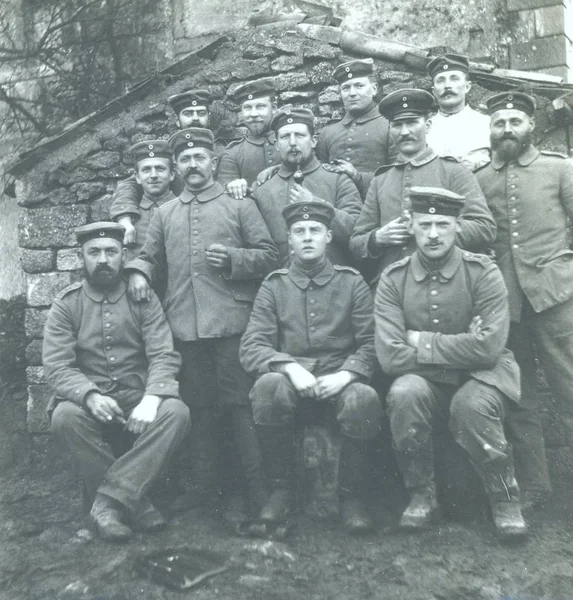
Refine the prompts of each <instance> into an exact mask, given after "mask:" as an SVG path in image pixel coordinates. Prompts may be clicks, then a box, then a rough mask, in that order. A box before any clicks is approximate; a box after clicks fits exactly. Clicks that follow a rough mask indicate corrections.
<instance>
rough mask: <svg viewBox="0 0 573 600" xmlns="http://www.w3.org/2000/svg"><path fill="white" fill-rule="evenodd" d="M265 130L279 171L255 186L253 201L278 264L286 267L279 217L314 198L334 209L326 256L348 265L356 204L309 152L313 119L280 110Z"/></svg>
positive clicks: (351, 190) (350, 191) (342, 179)
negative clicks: (269, 131)
mask: <svg viewBox="0 0 573 600" xmlns="http://www.w3.org/2000/svg"><path fill="white" fill-rule="evenodd" d="M271 127H272V128H273V130H274V131H275V132H276V140H277V141H276V144H277V148H278V151H279V154H280V161H281V164H280V168H279V169H278V170H277V172H276V173H275V174H274V175H273V176H272V177H271V178H270V179H268V180H267V181H265V183H263V184H261V185H257V186H255V190H254V194H253V195H254V197H255V200H256V202H257V205H258V207H259V210H260V211H261V213H262V215H263V218H264V219H265V221H266V223H267V226H268V228H269V231H270V232H271V236H272V238H273V240H274V242H275V244H276V246H277V248H278V250H279V260H280V262H281V264H286V263H288V259H289V248H288V235H287V231H286V229H285V227H284V219H283V217H282V210H283V208H284V207H285V206H286V205H287V204H288V203H290V202H297V201H299V200H306V201H309V200H312V199H313V198H319V199H321V200H324V201H326V202H328V203H330V204H331V205H332V206H333V207H334V215H335V216H334V220H333V222H332V233H333V242H332V244H330V246H329V250H328V251H327V254H328V257H329V258H330V260H332V262H333V263H335V264H349V262H351V255H350V252H349V250H348V241H349V239H350V234H351V233H352V229H353V227H354V224H355V222H356V219H357V218H358V215H359V214H360V209H361V207H362V202H361V201H360V194H359V192H358V189H357V187H356V186H355V185H354V183H352V180H351V179H350V178H349V177H348V176H347V175H344V174H343V173H332V172H330V171H328V170H326V169H325V168H324V165H321V164H320V161H319V160H318V159H317V157H316V154H315V152H314V148H315V146H316V136H315V135H314V114H313V113H312V111H311V110H310V109H308V108H296V107H291V108H287V107H284V108H282V109H281V110H280V111H279V112H278V113H277V114H276V115H275V117H274V119H273V121H272V124H271Z"/></svg>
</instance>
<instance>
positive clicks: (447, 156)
mask: <svg viewBox="0 0 573 600" xmlns="http://www.w3.org/2000/svg"><path fill="white" fill-rule="evenodd" d="M440 158H443V159H444V160H447V161H449V162H456V163H459V162H462V161H461V160H460V159H459V158H456V157H455V156H449V155H447V154H446V155H444V156H440Z"/></svg>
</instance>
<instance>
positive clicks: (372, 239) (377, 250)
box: [367, 229, 383, 258]
mask: <svg viewBox="0 0 573 600" xmlns="http://www.w3.org/2000/svg"><path fill="white" fill-rule="evenodd" d="M367 251H368V256H370V258H378V257H379V256H382V252H383V250H382V247H381V246H379V245H378V243H377V242H376V229H374V231H371V232H370V235H369V236H368V247H367Z"/></svg>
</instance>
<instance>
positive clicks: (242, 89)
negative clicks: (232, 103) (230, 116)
mask: <svg viewBox="0 0 573 600" xmlns="http://www.w3.org/2000/svg"><path fill="white" fill-rule="evenodd" d="M275 93H276V88H275V80H274V79H273V78H272V77H265V78H264V79H257V81H248V82H247V83H244V84H243V85H240V86H238V87H237V88H236V89H235V91H234V92H233V96H234V98H235V100H236V101H237V102H238V103H239V104H242V103H243V102H246V101H247V100H255V99H256V98H265V97H267V96H274V95H275Z"/></svg>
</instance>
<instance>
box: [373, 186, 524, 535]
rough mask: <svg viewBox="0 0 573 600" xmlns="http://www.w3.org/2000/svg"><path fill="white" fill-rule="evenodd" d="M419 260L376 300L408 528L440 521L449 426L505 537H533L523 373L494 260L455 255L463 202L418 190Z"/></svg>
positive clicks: (390, 271)
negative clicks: (523, 437) (439, 482)
mask: <svg viewBox="0 0 573 600" xmlns="http://www.w3.org/2000/svg"><path fill="white" fill-rule="evenodd" d="M410 199H411V202H412V222H411V225H410V230H411V232H412V234H413V235H414V237H415V241H416V251H415V253H414V254H413V255H412V256H411V257H407V258H404V259H402V260H400V261H398V262H396V263H394V264H393V265H390V266H389V267H388V268H387V269H386V270H385V271H384V273H383V274H382V277H381V279H380V282H379V284H378V288H377V290H376V298H375V322H376V353H377V355H378V360H379V361H380V364H381V365H382V369H383V370H384V372H385V373H387V374H388V375H391V376H394V377H395V379H394V381H393V383H392V384H391V386H390V390H389V392H388V396H387V398H386V404H387V412H388V416H389V418H390V428H391V431H392V437H393V442H394V448H395V450H396V456H397V458H398V464H399V466H400V470H401V471H402V475H403V477H404V483H405V484H406V487H407V488H408V490H409V491H410V492H411V500H410V504H409V505H408V507H407V508H406V510H405V511H404V513H403V514H402V518H401V520H400V526H401V527H402V528H404V529H413V530H416V529H420V528H423V527H425V526H427V525H428V524H429V523H430V522H431V521H432V520H434V518H435V517H436V516H437V514H438V503H437V499H436V485H435V482H434V456H433V444H432V434H433V431H434V427H435V426H436V424H437V423H439V422H440V420H442V421H443V419H449V428H450V430H451V432H452V433H453V436H454V439H455V440H456V442H457V443H458V444H459V445H460V446H461V447H462V448H464V449H465V450H466V451H467V452H468V454H469V456H470V459H471V461H472V464H473V465H474V467H475V469H476V471H477V473H478V474H479V476H480V478H481V480H482V481H483V484H484V486H485V489H486V492H487V494H488V497H489V502H490V506H491V510H492V515H493V521H494V525H495V528H496V530H497V533H498V534H500V536H501V537H505V538H513V539H518V538H520V537H523V536H524V535H525V534H526V533H527V526H526V524H525V522H524V520H523V517H522V515H521V510H520V504H519V489H518V487H517V482H516V479H515V476H514V468H513V458H512V453H511V448H510V446H509V444H508V442H507V439H506V437H505V433H504V421H505V419H506V417H507V415H508V413H509V411H511V410H512V406H516V403H518V402H519V401H520V388H519V368H518V366H517V363H516V362H515V360H514V358H513V355H512V353H511V352H510V351H509V350H507V349H506V348H505V343H506V340H507V336H508V332H509V310H508V303H507V291H506V288H505V286H504V283H503V278H502V276H501V273H500V271H499V269H498V268H497V266H496V265H495V264H494V263H493V262H492V261H491V260H490V259H489V258H487V257H486V256H482V255H479V254H473V253H471V252H466V251H463V250H461V249H460V248H458V247H457V246H456V245H455V239H456V235H457V234H458V233H459V231H460V224H459V215H460V211H461V210H462V207H463V204H464V199H463V197H462V196H459V195H458V194H454V193H453V192H450V191H448V190H444V189H440V188H422V187H419V188H417V187H413V188H411V190H410Z"/></svg>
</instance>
